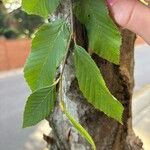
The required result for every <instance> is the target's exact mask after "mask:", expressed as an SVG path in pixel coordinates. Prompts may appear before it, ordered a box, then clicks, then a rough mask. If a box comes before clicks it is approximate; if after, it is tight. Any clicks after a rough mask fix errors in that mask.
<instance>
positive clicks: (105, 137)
mask: <svg viewBox="0 0 150 150" xmlns="http://www.w3.org/2000/svg"><path fill="white" fill-rule="evenodd" d="M61 9H62V8H61ZM62 12H63V11H62ZM74 28H75V32H76V37H77V42H78V44H79V45H81V46H83V47H85V48H86V49H87V46H88V42H87V37H86V31H85V28H84V27H83V26H82V25H81V24H80V23H79V22H78V21H77V20H76V19H75V24H74ZM122 37H123V41H122V46H121V58H120V65H119V66H117V65H114V64H112V63H110V62H108V61H106V60H104V59H102V58H100V57H99V56H97V55H96V54H93V56H92V57H93V59H94V60H95V62H96V63H97V65H98V67H99V68H100V71H101V73H102V75H103V77H104V79H105V82H106V84H107V86H108V88H109V90H110V91H111V93H112V94H113V95H114V96H115V97H116V98H117V99H119V100H120V102H121V103H122V104H123V106H124V108H125V110H124V114H123V125H121V124H119V123H118V122H116V121H115V120H113V119H111V118H108V117H107V116H106V115H105V114H104V113H102V112H100V111H98V110H96V109H94V107H93V106H92V105H90V104H89V103H88V102H87V101H86V100H85V98H84V97H83V95H82V93H81V91H80V90H79V86H78V82H77V79H76V77H75V73H74V65H73V59H72V53H71V54H70V56H69V58H68V60H67V63H66V66H65V71H64V75H63V100H64V101H65V103H66V106H67V109H68V111H69V113H70V114H71V115H72V116H73V117H74V118H75V119H76V120H77V121H79V122H80V123H81V125H82V126H83V127H84V128H85V129H87V131H88V132H89V133H90V135H91V136H92V138H93V140H94V142H95V144H96V147H97V150H142V142H141V140H140V139H139V138H138V137H136V135H135V134H134V132H133V129H132V110H131V105H132V92H133V85H134V79H133V69H134V41H135V34H134V33H131V32H130V31H128V30H122ZM83 65H84V64H83ZM85 65H86V64H85ZM91 88H92V87H91ZM49 122H50V126H51V127H52V134H51V137H52V138H53V142H52V143H51V149H52V150H91V147H90V145H89V144H88V143H87V141H86V140H85V139H84V138H83V137H82V136H81V135H80V134H79V133H78V132H77V131H76V130H75V129H74V128H73V127H72V125H71V124H70V122H69V121H68V119H67V118H66V116H65V115H64V114H63V113H62V111H61V109H60V106H59V94H58V99H57V102H56V106H55V109H54V112H53V114H52V117H51V118H50V119H49Z"/></svg>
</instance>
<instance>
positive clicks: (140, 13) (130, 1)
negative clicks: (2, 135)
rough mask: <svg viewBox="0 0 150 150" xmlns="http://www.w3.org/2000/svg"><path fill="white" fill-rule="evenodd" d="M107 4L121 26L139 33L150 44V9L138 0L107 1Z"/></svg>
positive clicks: (149, 0)
mask: <svg viewBox="0 0 150 150" xmlns="http://www.w3.org/2000/svg"><path fill="white" fill-rule="evenodd" d="M145 1H147V2H150V0H145ZM107 3H108V6H109V8H110V12H111V14H112V16H113V17H114V20H115V21H116V23H117V24H118V25H119V26H121V27H122V28H127V29H129V30H131V31H133V32H135V33H137V34H138V35H140V36H141V37H143V39H144V40H145V41H146V42H147V43H149V44H150V8H148V7H147V6H146V5H144V4H142V3H141V2H140V1H138V0H107Z"/></svg>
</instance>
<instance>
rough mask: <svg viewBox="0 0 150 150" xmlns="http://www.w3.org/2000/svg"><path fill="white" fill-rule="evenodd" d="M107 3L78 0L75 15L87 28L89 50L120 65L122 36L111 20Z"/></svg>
mask: <svg viewBox="0 0 150 150" xmlns="http://www.w3.org/2000/svg"><path fill="white" fill-rule="evenodd" d="M105 3H106V1H105V0H77V2H76V3H75V14H76V16H77V18H78V19H79V20H80V21H81V22H82V23H83V24H85V26H86V28H87V34H88V38H89V49H91V50H93V51H94V52H95V53H96V54H98V55H99V56H101V57H103V58H104V59H107V60H108V61H111V62H113V63H115V64H118V63H119V60H120V46H121V34H120V32H119V31H118V28H117V26H116V25H115V24H114V23H113V21H112V20H111V18H110V16H109V12H108V10H107V7H106V4H105Z"/></svg>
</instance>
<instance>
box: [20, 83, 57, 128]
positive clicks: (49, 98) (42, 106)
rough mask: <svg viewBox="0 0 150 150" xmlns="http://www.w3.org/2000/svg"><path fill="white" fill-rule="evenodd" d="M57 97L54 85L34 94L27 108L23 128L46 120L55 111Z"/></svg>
mask: <svg viewBox="0 0 150 150" xmlns="http://www.w3.org/2000/svg"><path fill="white" fill-rule="evenodd" d="M55 97H56V96H55V86H54V85H53V86H50V87H45V88H42V89H39V90H37V91H35V92H33V94H31V95H30V96H29V98H28V100H27V103H26V106H25V111H24V119H23V128H25V127H29V126H33V125H35V124H37V123H38V122H40V121H41V120H43V119H45V118H46V117H47V116H48V115H49V114H50V113H51V112H52V111H53V107H54V102H55Z"/></svg>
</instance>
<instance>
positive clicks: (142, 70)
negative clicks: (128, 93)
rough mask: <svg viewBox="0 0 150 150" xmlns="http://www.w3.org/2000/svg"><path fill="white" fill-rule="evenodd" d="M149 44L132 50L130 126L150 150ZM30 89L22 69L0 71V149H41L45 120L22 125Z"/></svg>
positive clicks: (48, 130)
mask: <svg viewBox="0 0 150 150" xmlns="http://www.w3.org/2000/svg"><path fill="white" fill-rule="evenodd" d="M149 58H150V47H149V46H147V45H142V46H138V47H136V50H135V92H134V96H133V126H134V130H135V132H136V134H137V135H139V137H140V138H141V139H142V140H143V142H144V148H145V150H150V117H149V114H150V65H149V64H150V59H149ZM29 93H30V91H29V90H28V87H27V85H26V84H25V81H24V79H23V75H22V70H16V71H11V72H4V73H0V114H2V115H0V150H45V149H46V142H44V141H43V140H42V136H43V133H45V134H49V133H50V128H49V125H48V122H46V121H42V122H41V123H40V124H38V125H37V126H35V127H31V128H27V129H22V128H21V125H22V112H23V109H24V105H25V101H26V99H27V96H28V95H29Z"/></svg>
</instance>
